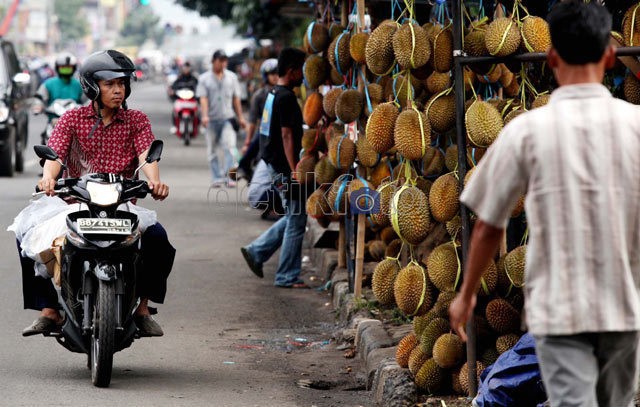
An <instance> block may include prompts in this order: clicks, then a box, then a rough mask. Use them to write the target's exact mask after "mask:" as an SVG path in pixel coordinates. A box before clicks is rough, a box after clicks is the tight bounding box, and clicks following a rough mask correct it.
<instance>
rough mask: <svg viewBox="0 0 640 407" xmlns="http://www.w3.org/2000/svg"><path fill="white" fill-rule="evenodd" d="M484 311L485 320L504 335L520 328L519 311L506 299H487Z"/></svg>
mask: <svg viewBox="0 0 640 407" xmlns="http://www.w3.org/2000/svg"><path fill="white" fill-rule="evenodd" d="M485 312H486V317H487V322H488V323H489V325H490V326H491V328H493V330H494V331H496V332H497V333H499V334H501V335H504V334H508V333H513V332H517V331H519V330H520V313H518V311H517V310H516V309H515V308H513V307H512V306H511V304H509V303H508V302H507V301H506V300H503V299H502V298H496V299H493V300H491V301H489V304H487V309H486V311H485Z"/></svg>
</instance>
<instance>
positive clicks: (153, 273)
mask: <svg viewBox="0 0 640 407" xmlns="http://www.w3.org/2000/svg"><path fill="white" fill-rule="evenodd" d="M141 239H142V241H141V252H142V253H141V254H142V263H141V267H139V268H138V281H137V287H138V296H140V297H142V298H149V300H151V301H153V302H156V303H159V304H162V303H163V302H164V297H165V294H166V293H167V279H168V277H169V273H171V268H172V267H173V260H174V258H175V255H176V249H174V248H173V246H171V243H169V238H168V236H167V231H166V230H165V229H164V228H163V227H162V225H161V224H159V223H156V224H155V225H152V226H149V227H148V228H147V230H145V232H144V233H143V234H142V238H141ZM18 251H20V247H19V245H18ZM20 265H21V267H22V295H23V299H24V308H25V309H33V310H38V311H39V310H42V308H59V306H58V295H57V293H56V290H55V289H54V288H53V285H52V283H51V281H50V280H49V279H45V278H42V277H40V276H36V275H35V272H34V261H33V260H32V259H30V258H28V257H23V256H22V255H20Z"/></svg>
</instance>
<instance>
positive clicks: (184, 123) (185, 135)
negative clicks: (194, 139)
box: [181, 117, 193, 146]
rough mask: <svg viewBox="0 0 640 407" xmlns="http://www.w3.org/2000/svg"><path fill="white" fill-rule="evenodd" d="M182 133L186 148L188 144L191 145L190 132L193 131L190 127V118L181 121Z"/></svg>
mask: <svg viewBox="0 0 640 407" xmlns="http://www.w3.org/2000/svg"><path fill="white" fill-rule="evenodd" d="M181 127H182V128H183V129H184V131H183V133H182V138H183V139H184V145H185V146H188V145H189V144H191V132H192V131H193V129H192V127H193V126H192V125H191V118H190V117H185V118H183V119H182V126H181Z"/></svg>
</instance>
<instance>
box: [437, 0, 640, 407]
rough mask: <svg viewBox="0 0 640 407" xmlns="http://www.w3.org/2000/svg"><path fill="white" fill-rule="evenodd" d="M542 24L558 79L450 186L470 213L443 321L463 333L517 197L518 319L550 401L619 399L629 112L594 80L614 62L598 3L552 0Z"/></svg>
mask: <svg viewBox="0 0 640 407" xmlns="http://www.w3.org/2000/svg"><path fill="white" fill-rule="evenodd" d="M548 21H549V25H550V30H551V41H552V48H551V49H550V50H549V52H548V63H549V66H550V67H551V69H552V70H553V72H554V75H555V77H556V79H557V82H558V84H559V85H560V87H559V88H558V89H557V90H555V91H554V92H553V94H552V96H551V100H550V103H549V104H548V105H546V106H544V107H541V108H538V109H536V110H533V111H531V112H528V113H525V114H523V115H521V116H519V117H518V118H516V119H515V120H513V121H512V122H511V123H509V125H507V126H506V127H505V128H504V130H503V131H502V134H501V135H500V137H498V140H497V141H496V142H495V143H494V144H493V145H492V146H491V148H490V149H489V150H488V152H487V154H486V156H485V157H484V159H483V160H482V161H481V163H480V164H479V166H478V168H477V169H476V171H475V174H474V175H473V178H472V179H471V181H470V182H469V184H468V185H467V187H466V188H465V190H464V192H463V193H462V196H461V198H460V200H461V201H462V202H463V203H464V204H465V205H467V206H468V207H469V208H470V209H471V210H473V211H474V212H475V213H476V214H477V216H478V219H479V220H478V221H477V222H476V224H475V227H474V230H473V235H472V237H471V247H470V251H469V257H468V261H467V264H466V275H465V280H464V282H463V284H462V287H461V289H460V294H459V295H458V296H457V297H456V299H455V300H454V302H453V303H452V305H451V307H450V310H449V312H450V316H451V326H452V328H453V329H455V330H456V331H457V332H458V333H459V334H460V335H461V336H462V337H463V338H466V336H465V334H464V330H463V326H464V323H465V322H466V321H467V320H468V319H469V317H470V316H471V314H472V312H473V309H474V306H475V304H476V296H475V293H476V291H477V288H478V286H479V280H480V276H481V274H482V271H483V270H485V269H486V266H487V265H488V263H489V261H490V259H491V258H492V257H493V256H494V255H495V253H496V250H497V248H498V245H499V242H500V240H501V237H502V234H503V233H504V229H505V227H506V226H507V222H508V219H509V214H510V213H511V210H512V208H513V207H514V206H515V204H516V201H517V200H518V198H519V196H521V194H526V202H525V208H526V211H527V218H528V222H529V229H530V232H529V236H530V239H529V246H528V250H527V256H526V272H525V297H526V303H525V304H526V305H525V309H526V318H527V324H528V328H529V331H530V332H531V333H532V334H533V335H534V337H535V339H536V353H537V356H538V358H539V361H540V367H541V372H542V378H543V381H544V384H545V388H546V390H547V394H548V396H549V400H550V401H551V405H552V406H553V407H558V406H616V407H619V406H629V405H631V402H632V399H633V395H634V394H635V389H636V387H637V383H638V340H639V338H640V337H639V335H638V330H639V329H640V295H639V289H640V109H638V108H637V107H636V106H634V105H631V104H629V103H627V102H624V101H622V100H618V99H615V98H613V97H612V96H611V94H610V93H609V91H608V90H607V88H605V87H604V86H603V85H602V84H601V83H602V80H603V77H604V72H605V70H606V69H609V68H611V67H613V65H614V63H615V52H614V49H613V48H612V47H611V46H609V45H608V44H609V33H610V31H611V16H610V14H609V13H608V11H607V10H606V9H605V8H604V7H603V6H600V5H597V4H596V3H595V2H591V3H583V2H581V1H567V2H561V3H558V5H557V6H556V7H555V8H554V9H553V10H552V12H551V13H550V14H549V17H548Z"/></svg>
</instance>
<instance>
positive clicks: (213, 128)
mask: <svg viewBox="0 0 640 407" xmlns="http://www.w3.org/2000/svg"><path fill="white" fill-rule="evenodd" d="M227 62H228V57H227V55H226V54H225V52H224V51H223V50H217V51H216V52H214V53H213V57H212V60H211V64H212V68H211V70H210V71H208V72H205V73H203V74H202V75H200V78H199V79H198V87H197V89H196V97H198V98H199V99H200V106H201V108H202V125H203V126H204V127H206V128H207V137H206V139H207V159H208V160H209V167H210V169H211V177H212V184H211V185H212V186H214V187H220V186H222V185H224V184H225V178H226V176H227V174H228V173H229V169H230V168H231V167H232V166H233V165H234V164H235V160H236V155H237V154H236V152H237V146H236V143H237V141H236V132H237V131H238V130H239V128H244V127H245V126H246V123H245V120H244V115H243V113H242V105H241V103H240V94H241V92H240V83H239V82H238V77H237V76H236V74H235V73H233V72H231V71H229V70H228V69H227ZM236 119H237V122H236ZM226 185H227V186H229V187H233V186H235V181H231V180H228V181H226Z"/></svg>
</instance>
